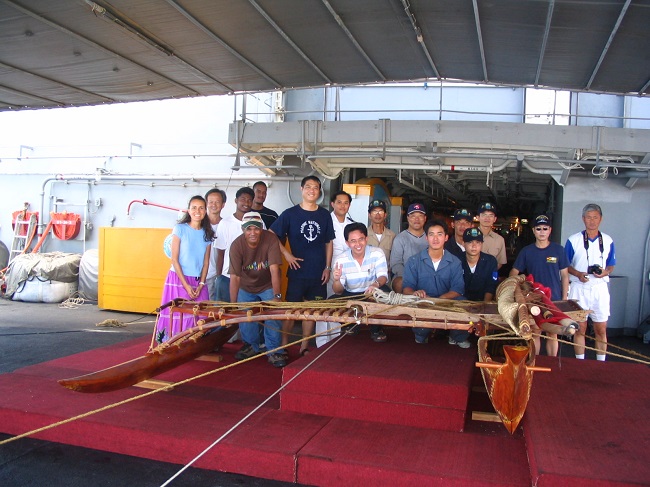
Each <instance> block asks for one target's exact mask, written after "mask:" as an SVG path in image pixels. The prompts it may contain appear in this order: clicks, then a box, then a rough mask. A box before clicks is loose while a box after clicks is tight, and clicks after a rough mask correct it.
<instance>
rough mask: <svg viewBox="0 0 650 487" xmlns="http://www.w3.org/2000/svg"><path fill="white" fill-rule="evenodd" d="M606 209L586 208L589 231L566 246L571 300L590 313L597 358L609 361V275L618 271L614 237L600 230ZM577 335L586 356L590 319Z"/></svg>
mask: <svg viewBox="0 0 650 487" xmlns="http://www.w3.org/2000/svg"><path fill="white" fill-rule="evenodd" d="M602 219H603V212H602V210H601V209H600V206H598V205H597V204H595V203H589V204H588V205H587V206H585V207H584V208H583V209H582V221H583V222H584V224H585V230H584V231H582V232H578V233H576V234H574V235H571V236H570V237H569V239H568V240H567V242H566V245H565V246H564V249H565V251H566V255H567V258H568V259H569V281H570V285H569V299H575V300H577V301H578V304H580V306H581V307H582V308H583V309H589V310H591V313H590V314H589V316H590V317H591V319H592V321H593V325H594V332H595V334H596V350H597V351H596V359H597V360H601V361H605V357H606V356H607V355H606V352H607V318H609V288H608V286H607V283H608V282H609V275H610V274H611V273H612V272H613V271H614V266H615V265H616V255H615V253H614V240H613V239H612V237H610V236H609V235H607V234H605V233H602V232H600V230H599V229H598V228H599V227H600V223H601V221H602ZM579 325H580V330H579V331H578V332H577V333H576V334H575V335H574V336H573V348H574V350H575V353H576V358H577V359H584V358H585V331H586V330H587V322H586V321H584V322H582V323H579Z"/></svg>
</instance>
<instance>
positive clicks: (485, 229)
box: [477, 203, 508, 268]
mask: <svg viewBox="0 0 650 487" xmlns="http://www.w3.org/2000/svg"><path fill="white" fill-rule="evenodd" d="M477 213H478V227H479V230H481V232H482V233H483V252H485V253H486V254H490V255H494V256H495V257H496V258H497V264H498V266H499V268H501V266H502V265H504V264H505V263H507V262H508V258H507V257H506V241H505V240H504V239H503V237H502V236H501V235H499V234H498V233H496V232H495V231H493V230H492V226H493V225H494V224H495V223H496V221H497V208H496V206H494V205H493V204H492V203H483V204H481V205H480V206H479V207H478V212H477Z"/></svg>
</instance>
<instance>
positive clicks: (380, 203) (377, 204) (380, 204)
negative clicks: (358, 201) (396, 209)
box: [368, 200, 386, 213]
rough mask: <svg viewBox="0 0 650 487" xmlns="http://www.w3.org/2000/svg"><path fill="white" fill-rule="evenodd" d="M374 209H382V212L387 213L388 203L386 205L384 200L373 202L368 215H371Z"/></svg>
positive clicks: (369, 206)
mask: <svg viewBox="0 0 650 487" xmlns="http://www.w3.org/2000/svg"><path fill="white" fill-rule="evenodd" d="M373 208H381V209H382V210H384V211H386V203H384V202H383V201H382V200H372V201H371V202H370V204H369V205H368V213H370V212H371V211H372V210H373Z"/></svg>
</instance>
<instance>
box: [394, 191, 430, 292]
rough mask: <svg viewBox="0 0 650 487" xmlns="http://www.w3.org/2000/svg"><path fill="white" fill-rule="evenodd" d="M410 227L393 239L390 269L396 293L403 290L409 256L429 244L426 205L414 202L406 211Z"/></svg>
mask: <svg viewBox="0 0 650 487" xmlns="http://www.w3.org/2000/svg"><path fill="white" fill-rule="evenodd" d="M406 220H407V221H408V224H409V226H408V228H407V229H406V230H404V231H402V232H400V233H399V235H397V237H395V240H394V241H393V248H392V249H391V251H390V269H391V271H392V273H393V282H392V285H391V287H392V288H393V291H395V292H396V293H401V292H402V281H403V279H404V266H405V265H406V262H407V261H408V260H409V257H411V256H413V255H415V254H417V253H418V252H421V251H422V250H424V249H426V248H427V247H428V246H429V244H428V243H427V237H426V236H425V235H424V224H425V223H426V221H427V213H426V211H425V209H424V205H423V204H421V203H413V204H412V205H410V206H409V207H408V210H407V211H406Z"/></svg>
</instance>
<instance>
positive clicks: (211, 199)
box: [205, 188, 226, 301]
mask: <svg viewBox="0 0 650 487" xmlns="http://www.w3.org/2000/svg"><path fill="white" fill-rule="evenodd" d="M205 201H206V203H207V206H208V218H209V219H210V225H212V230H214V235H215V239H214V241H213V242H212V250H211V252H210V266H209V267H208V276H207V277H206V279H205V285H206V286H207V288H208V294H209V296H210V299H211V300H213V301H214V300H216V299H217V286H216V283H217V239H216V236H217V228H219V222H220V221H221V220H222V218H221V210H222V209H223V206H224V205H225V204H226V192H225V191H224V190H222V189H217V188H212V189H210V190H209V191H208V192H207V193H205Z"/></svg>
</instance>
